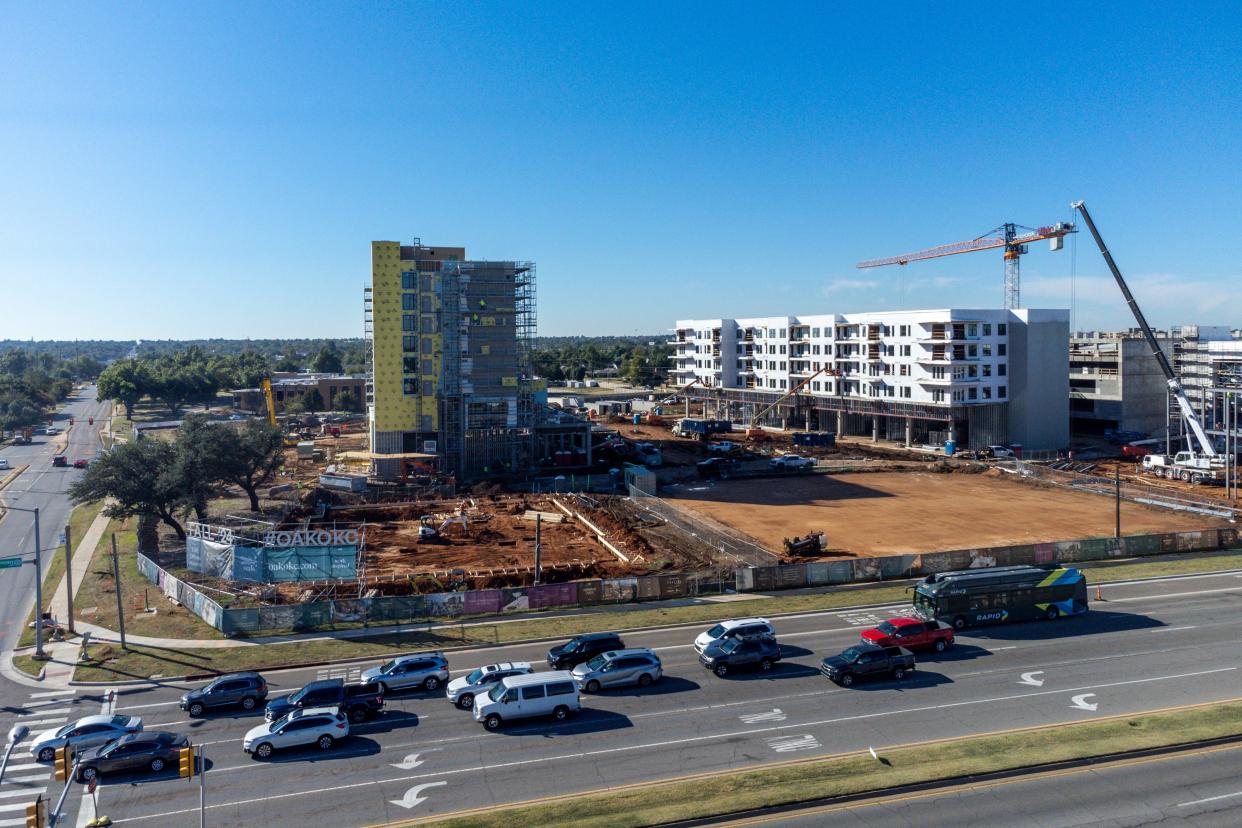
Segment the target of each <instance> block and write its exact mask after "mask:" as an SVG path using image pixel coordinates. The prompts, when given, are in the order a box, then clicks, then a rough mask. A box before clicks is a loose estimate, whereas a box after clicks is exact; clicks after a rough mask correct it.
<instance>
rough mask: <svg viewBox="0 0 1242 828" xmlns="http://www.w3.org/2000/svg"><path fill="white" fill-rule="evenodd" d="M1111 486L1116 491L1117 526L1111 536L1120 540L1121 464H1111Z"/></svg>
mask: <svg viewBox="0 0 1242 828" xmlns="http://www.w3.org/2000/svg"><path fill="white" fill-rule="evenodd" d="M1113 487H1114V490H1115V492H1116V498H1115V500H1116V507H1117V509H1116V518H1117V526H1116V529H1115V530H1114V533H1113V537H1115V538H1116V539H1117V540H1121V464H1120V463H1118V464H1116V465H1115V466H1113Z"/></svg>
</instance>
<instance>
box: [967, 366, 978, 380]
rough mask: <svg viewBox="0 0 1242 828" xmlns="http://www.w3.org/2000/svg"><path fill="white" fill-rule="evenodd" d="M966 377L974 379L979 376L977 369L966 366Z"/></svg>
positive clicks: (976, 367)
mask: <svg viewBox="0 0 1242 828" xmlns="http://www.w3.org/2000/svg"><path fill="white" fill-rule="evenodd" d="M966 376H968V377H970V378H971V379H974V378H976V377H978V376H979V367H978V366H977V365H967V366H966Z"/></svg>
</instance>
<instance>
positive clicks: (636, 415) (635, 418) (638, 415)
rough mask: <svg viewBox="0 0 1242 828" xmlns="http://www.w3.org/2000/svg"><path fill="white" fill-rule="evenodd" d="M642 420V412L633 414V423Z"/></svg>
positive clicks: (636, 423) (638, 422)
mask: <svg viewBox="0 0 1242 828" xmlns="http://www.w3.org/2000/svg"><path fill="white" fill-rule="evenodd" d="M642 421H643V415H642V414H635V415H634V425H639V424H640V423H642Z"/></svg>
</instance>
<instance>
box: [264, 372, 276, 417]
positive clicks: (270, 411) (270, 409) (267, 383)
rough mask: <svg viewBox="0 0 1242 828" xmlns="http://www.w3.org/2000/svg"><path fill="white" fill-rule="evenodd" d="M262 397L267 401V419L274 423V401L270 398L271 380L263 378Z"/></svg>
mask: <svg viewBox="0 0 1242 828" xmlns="http://www.w3.org/2000/svg"><path fill="white" fill-rule="evenodd" d="M263 399H264V400H266V401H267V421H268V422H269V423H271V424H272V425H276V401H275V400H274V399H272V380H271V378H270V377H264V378H263Z"/></svg>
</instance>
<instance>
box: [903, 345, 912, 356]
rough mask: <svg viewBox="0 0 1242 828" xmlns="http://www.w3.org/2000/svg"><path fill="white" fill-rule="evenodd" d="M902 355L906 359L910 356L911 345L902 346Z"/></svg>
mask: <svg viewBox="0 0 1242 828" xmlns="http://www.w3.org/2000/svg"><path fill="white" fill-rule="evenodd" d="M901 355H902V356H905V357H908V356H910V346H909V345H902V346H901Z"/></svg>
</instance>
